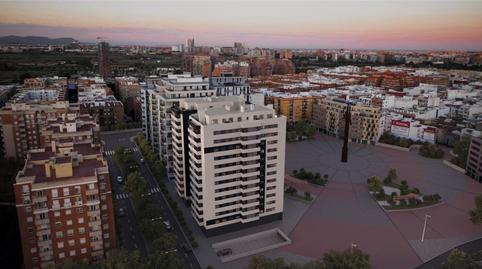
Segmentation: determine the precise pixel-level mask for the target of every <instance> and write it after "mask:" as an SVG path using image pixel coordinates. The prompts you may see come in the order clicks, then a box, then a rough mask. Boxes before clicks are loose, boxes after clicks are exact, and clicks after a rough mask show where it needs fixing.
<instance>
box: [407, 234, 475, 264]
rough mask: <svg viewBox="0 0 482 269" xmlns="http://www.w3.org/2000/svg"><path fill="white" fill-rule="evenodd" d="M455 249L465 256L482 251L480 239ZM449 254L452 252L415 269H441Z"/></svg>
mask: <svg viewBox="0 0 482 269" xmlns="http://www.w3.org/2000/svg"><path fill="white" fill-rule="evenodd" d="M457 248H458V249H459V250H462V251H463V252H465V253H467V254H475V253H477V252H479V251H480V250H482V238H479V239H476V240H473V241H470V242H467V243H465V244H463V245H460V246H458V247H457ZM450 252H452V250H449V251H447V252H445V253H444V254H442V255H440V256H437V257H435V258H433V259H432V260H430V261H428V262H426V263H424V264H422V265H420V266H418V267H417V268H415V269H442V268H443V266H444V265H445V262H446V261H447V258H448V256H449V255H450Z"/></svg>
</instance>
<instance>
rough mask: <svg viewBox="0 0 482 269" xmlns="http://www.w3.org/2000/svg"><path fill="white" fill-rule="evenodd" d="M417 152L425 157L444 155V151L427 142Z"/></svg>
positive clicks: (434, 157) (435, 157) (436, 157)
mask: <svg viewBox="0 0 482 269" xmlns="http://www.w3.org/2000/svg"><path fill="white" fill-rule="evenodd" d="M419 154H420V155H422V156H423V157H427V158H432V159H440V158H442V157H443V156H444V151H443V150H442V149H441V148H439V147H437V146H435V145H432V144H427V145H423V146H422V147H420V150H419Z"/></svg>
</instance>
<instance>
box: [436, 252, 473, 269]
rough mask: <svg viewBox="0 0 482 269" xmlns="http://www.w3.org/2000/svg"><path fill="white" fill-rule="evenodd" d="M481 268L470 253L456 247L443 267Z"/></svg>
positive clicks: (446, 268)
mask: <svg viewBox="0 0 482 269" xmlns="http://www.w3.org/2000/svg"><path fill="white" fill-rule="evenodd" d="M476 268H479V267H478V266H477V264H475V263H474V262H473V261H472V259H471V258H470V256H469V255H467V254H466V253H465V252H463V251H461V250H459V249H457V248H455V249H454V250H452V252H450V255H449V256H448V258H447V262H446V263H445V265H444V267H443V269H476Z"/></svg>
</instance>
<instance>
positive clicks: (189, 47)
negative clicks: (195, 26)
mask: <svg viewBox="0 0 482 269" xmlns="http://www.w3.org/2000/svg"><path fill="white" fill-rule="evenodd" d="M186 52H187V53H194V38H189V39H188V40H187V41H186Z"/></svg>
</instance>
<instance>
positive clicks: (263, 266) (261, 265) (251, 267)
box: [245, 256, 286, 269]
mask: <svg viewBox="0 0 482 269" xmlns="http://www.w3.org/2000/svg"><path fill="white" fill-rule="evenodd" d="M285 267H286V263H285V261H284V260H283V259H282V258H277V259H274V260H272V259H269V258H266V257H265V256H254V257H253V258H251V260H250V261H249V264H248V266H247V267H245V269H284V268H285Z"/></svg>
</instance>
